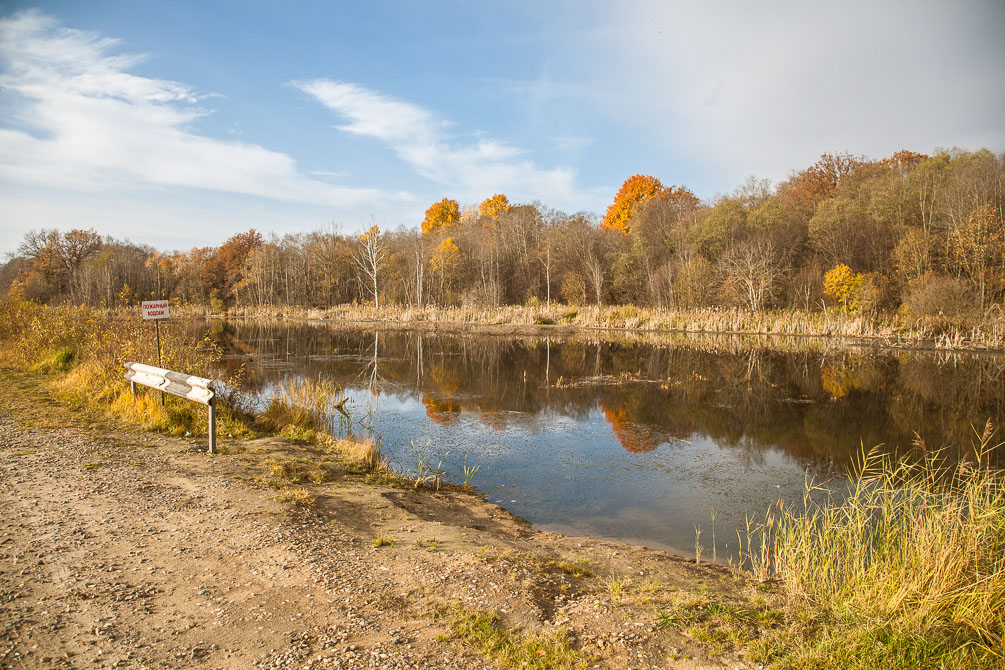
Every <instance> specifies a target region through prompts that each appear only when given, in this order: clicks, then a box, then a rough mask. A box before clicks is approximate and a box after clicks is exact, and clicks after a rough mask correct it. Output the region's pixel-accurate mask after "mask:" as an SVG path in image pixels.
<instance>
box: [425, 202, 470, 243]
mask: <svg viewBox="0 0 1005 670" xmlns="http://www.w3.org/2000/svg"><path fill="white" fill-rule="evenodd" d="M460 220H461V208H460V206H459V205H458V204H457V201H456V200H451V199H450V198H444V199H443V200H440V201H439V202H434V203H433V204H432V205H430V206H429V209H427V210H426V218H424V219H423V220H422V234H423V235H428V234H430V233H432V232H434V231H437V230H444V231H445V230H449V229H450V228H451V227H453V226H454V225H455V224H456V223H457V222H458V221H460Z"/></svg>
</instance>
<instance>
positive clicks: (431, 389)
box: [210, 321, 1005, 560]
mask: <svg viewBox="0 0 1005 670" xmlns="http://www.w3.org/2000/svg"><path fill="white" fill-rule="evenodd" d="M210 329H211V333H212V337H213V338H214V339H216V341H217V342H219V343H220V344H221V345H222V346H223V348H224V351H225V352H226V357H225V360H224V364H225V365H226V366H227V367H228V368H230V369H231V371H233V370H234V369H236V368H237V367H239V366H240V365H244V367H245V371H244V383H245V386H246V389H247V390H249V391H253V392H256V393H258V394H260V397H261V398H267V397H269V396H270V395H272V394H274V393H276V392H277V389H278V387H279V384H280V383H281V382H282V381H283V380H284V379H286V378H308V379H318V378H319V377H320V378H327V379H331V380H334V381H336V382H337V383H339V384H340V385H342V386H343V388H344V389H345V392H346V394H347V395H348V396H349V398H350V402H349V405H350V409H351V413H352V415H353V416H354V417H355V419H356V421H357V424H356V426H355V431H356V432H357V433H365V432H366V431H367V430H368V429H369V430H372V431H373V434H374V435H375V436H379V438H380V440H381V445H382V449H383V453H384V455H385V456H386V457H388V458H389V460H390V461H391V464H392V466H393V467H394V468H395V469H396V470H398V471H400V472H404V473H408V472H413V473H414V472H415V470H416V456H415V453H414V451H413V445H414V447H415V448H417V449H419V450H422V449H423V448H427V449H428V451H427V454H426V457H427V459H428V460H429V461H431V462H432V463H433V464H434V465H435V463H437V462H439V461H441V460H442V464H443V468H444V469H445V470H446V471H447V480H448V481H452V482H462V481H463V478H464V476H463V464H464V463H465V459H466V463H467V465H468V466H469V467H473V466H480V469H479V471H478V472H477V474H476V475H475V477H474V479H473V484H474V485H475V486H476V487H477V488H478V489H479V490H480V491H481V492H482V493H483V494H484V495H485V496H486V497H487V498H488V499H489V500H492V501H494V502H497V503H499V504H500V505H502V506H504V507H506V508H507V509H509V510H510V511H512V512H514V513H515V514H518V515H519V516H521V517H523V518H525V519H527V520H529V521H531V522H533V523H534V524H535V525H536V526H537V527H539V528H544V529H549V530H556V531H560V532H563V533H567V534H571V535H586V536H591V537H598V538H608V539H616V540H621V541H626V542H630V543H634V544H640V545H645V546H648V547H653V548H660V549H666V550H669V551H673V552H675V553H678V554H681V555H686V556H693V555H694V553H695V542H696V529H699V530H700V531H701V538H700V543H701V544H702V545H703V546H704V548H705V549H704V552H705V554H704V557H705V558H710V557H711V556H710V555H711V551H712V549H711V547H712V536H713V532H714V534H715V545H716V549H717V554H718V558H719V560H722V559H723V557H724V556H730V555H732V554H734V552H735V551H736V549H737V533H736V531H737V529H739V528H743V527H744V526H745V521H746V519H747V517H748V516H758V515H763V514H764V512H765V511H766V510H767V509H768V507H769V506H771V505H772V504H773V503H775V502H776V501H777V500H778V499H780V498H781V499H786V500H797V499H800V498H801V496H802V492H803V490H804V486H805V483H806V481H807V480H808V479H809V480H812V481H814V482H825V481H829V482H831V483H832V485H836V484H839V483H840V482H841V481H843V478H844V476H845V473H846V471H847V469H848V467H849V466H850V465H851V464H852V463H853V461H854V460H855V459H856V458H857V457H858V456H859V454H860V453H861V450H862V448H863V447H866V448H868V447H874V446H876V445H882V447H880V448H881V449H882V450H883V451H886V452H895V453H909V452H912V451H913V452H915V453H916V452H918V451H920V450H921V449H922V448H923V447H921V446H919V444H918V443H917V441H918V438H919V437H920V438H921V440H923V441H924V445H925V447H924V448H928V449H932V448H937V447H942V446H948V447H949V449H950V451H951V452H952V453H953V454H957V455H961V454H965V453H966V452H967V450H968V449H969V447H970V445H972V444H973V443H974V428H973V427H974V426H977V427H979V428H982V427H983V425H984V423H985V421H987V420H988V419H989V418H990V419H991V420H992V421H993V422H994V423H995V424H996V425H1000V424H1001V423H1002V421H1003V420H1005V356H1002V355H990V354H979V355H966V354H946V353H935V352H914V353H912V352H906V351H899V350H873V349H865V348H850V347H838V346H834V345H833V344H828V343H827V342H826V341H823V340H819V339H810V340H792V339H766V338H750V337H744V338H741V337H728V336H726V337H710V336H683V335H678V336H669V335H666V336H641V335H639V336H632V335H625V334H614V333H612V334H608V335H605V334H601V333H592V332H591V333H588V334H582V333H580V334H576V335H556V336H551V337H539V336H533V337H500V336H486V335H456V334H451V335H443V334H434V333H430V332H418V331H406V330H383V331H375V330H373V329H370V330H362V329H347V328H345V327H333V326H330V325H324V324H308V323H300V324H287V323H260V322H218V321H217V322H211V323H210ZM364 426H365V427H364ZM426 445H428V447H427V446H426ZM999 460H1003V459H1002V458H1000V457H999ZM713 519H714V523H713Z"/></svg>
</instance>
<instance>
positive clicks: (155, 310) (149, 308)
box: [141, 300, 168, 319]
mask: <svg viewBox="0 0 1005 670" xmlns="http://www.w3.org/2000/svg"><path fill="white" fill-rule="evenodd" d="M141 307H143V318H144V319H166V318H168V301H167V300H144V301H143V303H142V304H141Z"/></svg>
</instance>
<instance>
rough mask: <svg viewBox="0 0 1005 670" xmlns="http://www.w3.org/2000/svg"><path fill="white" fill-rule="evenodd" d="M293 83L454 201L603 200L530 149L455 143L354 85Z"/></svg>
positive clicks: (430, 119) (432, 121)
mask: <svg viewBox="0 0 1005 670" xmlns="http://www.w3.org/2000/svg"><path fill="white" fill-rule="evenodd" d="M291 83H292V85H293V86H295V87H296V88H298V89H300V90H301V91H303V92H304V93H307V94H308V95H310V96H312V97H314V98H315V99H317V100H318V101H319V102H320V103H321V104H323V105H324V106H325V107H327V108H328V109H329V110H331V111H332V112H334V113H335V114H337V115H338V116H339V117H341V118H343V119H345V121H346V123H343V124H341V125H338V126H336V127H337V128H338V129H339V130H342V131H345V132H349V133H354V134H358V135H366V136H369V137H373V138H375V139H377V140H380V141H381V142H384V143H385V144H387V145H388V146H389V147H391V148H392V149H393V150H394V151H395V152H396V153H397V154H398V156H399V157H400V158H401V159H402V160H403V161H405V162H406V163H408V164H409V165H410V166H412V168H414V169H415V170H416V172H418V173H419V174H420V175H422V176H423V177H425V178H426V179H429V180H430V181H433V182H435V183H437V184H440V185H441V186H444V187H447V188H450V189H454V190H455V191H456V192H455V193H454V194H453V195H454V196H455V197H460V198H462V199H465V200H468V201H475V200H479V199H481V198H484V197H487V196H489V195H491V194H493V193H499V192H504V193H506V194H507V195H508V196H509V197H510V199H512V200H514V201H517V200H519V201H529V200H535V199H540V200H543V201H545V202H547V203H549V204H551V205H555V206H559V207H569V208H574V209H580V208H583V207H586V206H591V205H593V204H596V203H597V202H599V200H598V196H597V194H595V193H591V192H584V191H581V190H580V189H578V188H577V186H576V172H575V170H573V169H572V168H569V167H553V168H541V167H539V166H538V165H536V164H535V163H534V161H532V160H531V159H529V158H528V157H527V156H526V152H525V151H523V150H521V149H519V148H517V147H514V146H511V145H509V144H507V143H505V142H502V141H499V140H495V139H490V138H488V139H485V138H483V139H477V140H470V141H467V142H457V141H452V139H451V137H450V136H449V135H448V133H447V132H446V128H447V127H448V124H447V122H445V121H443V120H440V119H437V117H436V116H435V115H434V114H433V113H432V112H431V111H429V110H427V109H424V108H423V107H420V106H418V105H415V104H412V103H409V102H404V101H401V100H396V99H394V98H391V97H389V96H386V95H382V94H380V93H376V92H374V91H371V90H369V89H366V88H363V87H362V86H358V85H356V84H353V83H349V82H339V81H332V80H330V79H314V80H310V81H294V82H291ZM606 195H607V193H606V191H605V192H604V193H603V194H602V195H601V197H606Z"/></svg>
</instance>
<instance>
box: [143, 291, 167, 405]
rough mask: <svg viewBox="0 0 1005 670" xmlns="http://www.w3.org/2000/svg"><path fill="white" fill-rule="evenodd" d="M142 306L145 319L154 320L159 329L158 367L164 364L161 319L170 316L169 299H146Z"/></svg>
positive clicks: (162, 402) (156, 327)
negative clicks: (162, 359)
mask: <svg viewBox="0 0 1005 670" xmlns="http://www.w3.org/2000/svg"><path fill="white" fill-rule="evenodd" d="M140 307H141V308H142V309H143V319H144V320H145V321H149V320H153V322H154V330H156V331H157V367H161V366H163V363H162V362H161V319H166V318H168V316H169V313H170V310H169V309H168V301H167V300H166V299H164V300H144V301H143V302H142V303H141V304H140ZM161 404H162V405H163V404H164V394H163V393H161Z"/></svg>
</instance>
